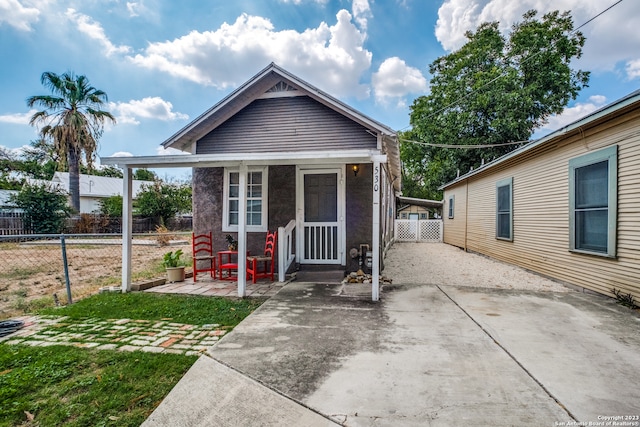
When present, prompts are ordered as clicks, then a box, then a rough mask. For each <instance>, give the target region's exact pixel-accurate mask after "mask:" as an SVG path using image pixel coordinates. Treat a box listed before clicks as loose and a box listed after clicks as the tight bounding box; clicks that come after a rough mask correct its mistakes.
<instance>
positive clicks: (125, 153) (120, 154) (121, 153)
mask: <svg viewBox="0 0 640 427" xmlns="http://www.w3.org/2000/svg"><path fill="white" fill-rule="evenodd" d="M109 157H133V154H131V153H130V152H128V151H116V152H115V153H113V154H112V155H111V156H109Z"/></svg>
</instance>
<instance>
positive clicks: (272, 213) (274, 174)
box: [101, 63, 401, 300]
mask: <svg viewBox="0 0 640 427" xmlns="http://www.w3.org/2000/svg"><path fill="white" fill-rule="evenodd" d="M163 146H164V147H165V148H170V147H171V148H175V149H178V150H182V151H185V152H188V153H189V154H188V155H173V156H148V157H122V158H102V159H101V163H102V164H105V165H118V166H119V167H121V168H123V169H124V176H125V177H130V176H131V169H132V168H139V167H153V168H158V167H192V168H193V178H192V179H193V224H194V232H196V233H201V232H207V231H212V232H213V236H214V239H213V240H214V250H215V251H220V250H224V249H226V248H227V242H226V240H225V236H226V235H227V234H231V235H232V236H237V240H238V265H241V266H242V265H246V253H247V251H248V252H250V253H251V254H260V253H262V251H263V250H264V242H265V236H266V232H267V230H271V231H274V230H282V231H281V232H280V233H279V236H278V246H279V247H280V249H281V252H280V253H281V254H283V253H284V254H287V255H285V256H284V259H283V256H282V255H280V256H279V258H278V260H277V262H278V263H280V264H281V267H283V266H284V267H287V266H288V264H289V263H290V262H296V263H298V264H300V266H301V267H302V268H304V267H305V266H308V265H325V266H334V267H338V268H339V267H340V266H343V267H344V266H346V265H347V263H348V260H347V257H349V256H350V255H349V253H350V249H351V248H358V247H359V246H360V244H368V245H369V246H370V248H371V249H372V254H373V257H372V264H373V265H372V276H373V283H372V299H373V300H377V299H378V292H379V288H378V284H379V270H380V260H381V257H382V256H383V255H384V250H385V249H386V248H387V247H388V246H389V245H390V244H391V241H392V239H393V220H394V218H395V193H396V192H398V191H400V180H401V174H400V155H399V148H398V141H397V138H396V134H395V132H394V131H393V130H392V129H390V128H388V127H387V126H385V125H383V124H381V123H379V122H377V121H376V120H373V119H371V118H370V117H367V116H365V115H364V114H362V113H360V112H358V111H356V110H355V109H353V108H351V107H350V106H348V105H346V104H344V103H343V102H341V101H339V100H337V99H336V98H334V97H332V96H331V95H329V94H327V93H325V92H323V91H321V90H320V89H318V88H316V87H314V86H312V85H310V84H309V83H307V82H305V81H303V80H302V79H300V78H298V77H297V76H294V75H293V74H291V73H289V72H288V71H286V70H284V69H282V68H281V67H279V66H277V65H275V64H273V63H272V64H270V65H269V66H267V67H266V68H264V69H263V70H262V71H260V72H259V73H258V74H256V75H255V76H254V77H253V78H251V79H250V80H249V81H247V82H246V83H244V84H243V85H241V86H240V87H238V88H237V89H236V90H235V91H234V92H232V93H231V94H229V95H228V96H227V97H225V98H224V99H222V100H221V101H220V102H218V103H217V104H215V105H214V106H213V107H211V108H210V109H208V110H207V111H205V112H204V113H203V114H202V115H200V116H199V117H197V118H196V119H195V120H193V121H192V122H191V123H189V124H188V125H186V126H185V127H184V128H182V129H181V130H179V131H178V132H177V133H176V134H174V135H173V136H171V137H170V138H169V139H167V140H166V141H165V142H164V143H163ZM129 179H130V178H129ZM124 193H125V194H126V195H129V194H130V190H128V189H125V191H124ZM127 199H128V200H127ZM124 202H125V206H124V209H123V212H124V215H125V217H126V216H128V217H129V219H128V220H126V221H123V224H126V223H130V216H131V200H130V197H125V200H124ZM123 228H124V230H123V231H124V233H125V234H126V233H129V234H130V228H126V227H124V225H123ZM125 241H128V239H125ZM283 248H284V249H283ZM292 257H294V258H292ZM130 262H131V255H130V248H127V247H126V245H125V247H123V269H122V270H123V280H122V287H123V291H127V290H128V289H129V286H130V281H131V278H130ZM281 271H282V268H281ZM237 279H238V296H241V297H242V296H244V295H245V291H246V271H245V270H244V269H243V268H240V269H239V270H238V277H237Z"/></svg>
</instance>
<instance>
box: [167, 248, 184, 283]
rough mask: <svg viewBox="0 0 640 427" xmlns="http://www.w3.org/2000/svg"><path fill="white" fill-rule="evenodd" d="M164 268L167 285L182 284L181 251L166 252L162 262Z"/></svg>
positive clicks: (182, 262)
mask: <svg viewBox="0 0 640 427" xmlns="http://www.w3.org/2000/svg"><path fill="white" fill-rule="evenodd" d="M162 264H163V265H164V268H165V269H166V270H167V281H168V282H169V283H174V282H184V261H183V260H182V249H178V250H177V251H175V252H173V251H170V252H167V253H166V254H164V258H163V260H162Z"/></svg>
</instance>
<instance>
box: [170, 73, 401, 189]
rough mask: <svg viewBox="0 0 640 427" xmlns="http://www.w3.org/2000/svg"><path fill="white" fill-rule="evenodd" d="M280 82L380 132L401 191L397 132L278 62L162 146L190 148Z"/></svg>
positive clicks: (187, 149) (383, 146) (396, 184)
mask: <svg viewBox="0 0 640 427" xmlns="http://www.w3.org/2000/svg"><path fill="white" fill-rule="evenodd" d="M276 85H283V86H287V87H288V89H291V90H295V91H300V92H301V93H304V95H307V96H309V97H310V98H311V99H313V100H315V101H317V102H319V103H321V104H323V105H325V106H326V107H328V108H330V109H332V110H334V111H336V112H338V113H340V114H342V115H343V116H345V117H347V118H349V119H351V120H353V121H354V122H356V123H358V124H360V125H362V126H364V127H365V128H367V129H368V130H369V131H371V132H372V133H374V134H377V135H380V136H381V140H382V152H383V153H384V154H387V161H388V162H389V166H390V168H391V173H392V175H393V176H394V178H396V182H394V185H395V186H396V187H397V188H396V189H397V190H399V189H400V187H399V186H400V179H401V169H400V150H399V146H398V141H397V138H396V132H395V131H394V130H393V129H391V128H389V127H387V126H385V125H383V124H382V123H380V122H378V121H376V120H374V119H372V118H370V117H368V116H366V115H364V114H362V113H360V112H359V111H357V110H355V109H353V108H352V107H350V106H348V105H347V104H345V103H343V102H341V101H339V100H338V99H336V98H334V97H333V96H331V95H329V94H327V93H326V92H323V91H321V90H320V89H318V88H316V87H315V86H313V85H311V84H309V83H307V82H305V81H304V80H302V79H300V78H298V77H296V76H294V75H293V74H291V73H289V72H288V71H286V70H284V69H283V68H280V67H279V66H277V65H276V64H274V63H271V64H269V65H268V66H267V67H266V68H264V69H263V70H262V71H260V72H259V73H258V74H256V75H255V76H253V77H252V78H251V79H249V80H248V81H247V82H246V83H244V84H243V85H241V86H240V87H238V88H237V89H236V90H235V91H233V92H232V93H230V94H229V95H228V96H226V97H225V98H224V99H222V100H221V101H220V102H218V103H217V104H215V105H214V106H213V107H211V108H210V109H208V110H207V111H205V112H204V113H203V114H201V115H200V116H198V117H197V118H195V119H194V120H193V121H192V122H191V123H189V124H188V125H186V126H185V127H183V128H182V129H180V130H179V131H178V132H176V133H175V134H174V135H172V136H171V137H170V138H168V139H167V140H166V141H164V142H163V143H162V145H163V146H164V147H165V148H175V149H178V150H182V151H189V150H190V149H191V147H192V145H193V144H194V143H195V142H196V141H198V140H199V139H200V138H202V137H204V136H205V135H207V134H208V133H209V132H211V131H213V130H214V129H216V128H217V127H218V126H220V125H222V124H223V123H224V122H225V121H227V120H228V119H230V118H231V117H233V116H234V115H235V114H236V113H238V112H239V111H240V110H242V109H243V108H245V107H246V106H247V105H249V104H250V103H252V102H253V101H254V100H256V99H258V98H260V97H261V96H263V95H264V94H265V93H267V92H269V91H270V90H271V89H272V88H273V87H274V86H276Z"/></svg>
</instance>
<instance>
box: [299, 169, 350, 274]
mask: <svg viewBox="0 0 640 427" xmlns="http://www.w3.org/2000/svg"><path fill="white" fill-rule="evenodd" d="M343 177H344V173H343V169H336V168H332V169H309V170H304V169H300V170H299V171H298V186H297V188H298V209H297V211H298V213H297V216H298V227H297V230H298V233H297V237H298V241H297V243H298V244H297V245H296V247H297V248H299V249H297V250H296V253H297V255H298V262H300V263H301V264H344V256H345V251H344V178H343Z"/></svg>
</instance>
